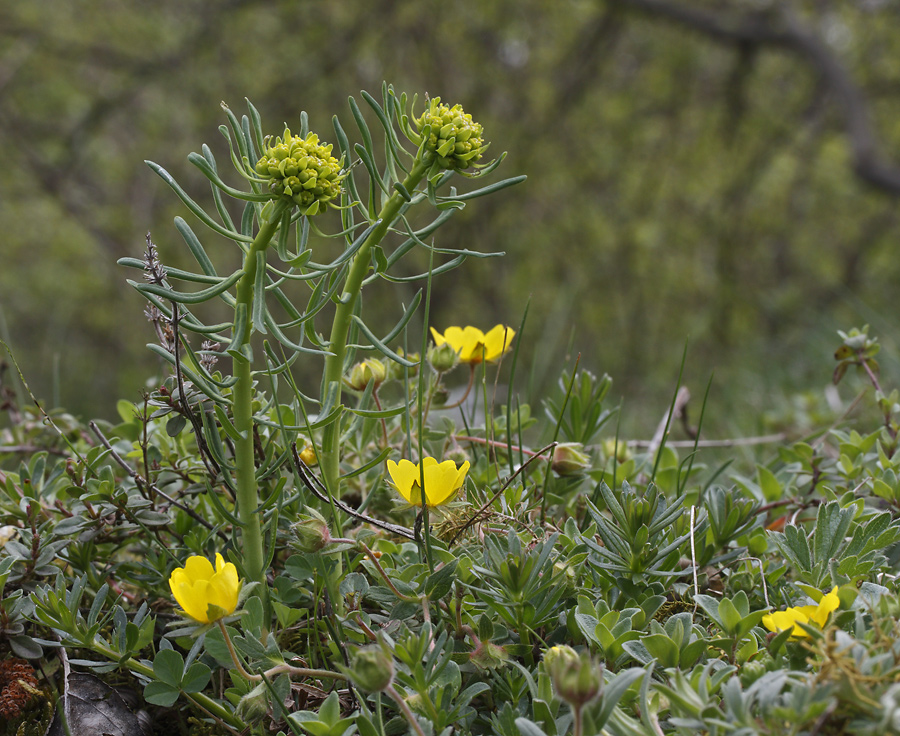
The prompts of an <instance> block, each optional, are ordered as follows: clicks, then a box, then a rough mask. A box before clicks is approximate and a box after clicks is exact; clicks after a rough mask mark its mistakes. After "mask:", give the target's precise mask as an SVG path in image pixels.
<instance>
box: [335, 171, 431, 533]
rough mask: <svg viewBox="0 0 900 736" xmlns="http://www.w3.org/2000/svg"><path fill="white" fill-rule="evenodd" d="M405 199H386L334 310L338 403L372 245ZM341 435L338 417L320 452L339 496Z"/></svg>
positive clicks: (407, 185)
mask: <svg viewBox="0 0 900 736" xmlns="http://www.w3.org/2000/svg"><path fill="white" fill-rule="evenodd" d="M431 163H432V155H430V154H426V155H425V156H423V158H421V159H417V160H416V162H415V163H414V164H413V167H412V170H411V171H410V172H409V175H408V176H407V177H406V179H405V180H404V181H403V187H404V189H405V190H406V191H407V192H412V191H414V190H415V188H416V187H417V186H418V184H419V182H421V181H422V177H424V176H425V173H426V172H427V171H428V169H429V168H430V167H431ZM405 203H406V199H405V198H404V197H403V196H402V195H401V194H400V193H399V192H394V194H392V195H391V197H390V199H388V201H387V202H385V204H384V207H382V208H381V212H379V213H378V218H377V222H378V224H377V225H376V226H375V227H374V228H373V229H372V232H371V233H370V234H369V237H368V238H366V240H365V242H364V243H363V244H362V246H360V249H359V251H357V253H356V255H355V256H354V257H353V262H352V263H351V265H350V271H349V272H348V273H347V279H346V280H345V282H344V289H343V291H342V293H341V298H340V300H339V301H338V305H337V309H336V310H335V314H334V322H333V323H332V325H331V339H330V341H329V344H328V349H329V351H330V353H331V354H330V355H328V356H326V358H325V375H324V383H323V386H324V390H325V391H326V392H328V391H333V392H335V393H334V397H333V399H334V403H335V405H337V404H339V403H340V400H341V384H342V382H343V375H344V362H345V360H346V356H347V336H348V334H349V331H350V321H351V318H352V316H353V309H354V306H355V305H356V300H357V299H358V298H359V294H360V292H361V291H362V282H363V279H364V278H365V276H366V273H367V272H368V270H369V266H370V265H371V252H372V247H373V246H376V245H378V244H380V243H381V241H382V240H383V239H384V236H385V235H387V233H388V229H389V228H390V226H391V224H393V222H394V220H396V218H397V215H398V214H399V213H400V210H401V208H402V207H403V205H404V204H405ZM340 438H341V418H340V417H338V418H337V419H336V420H335V421H333V422H332V423H331V424H329V425H328V427H326V428H325V431H324V436H323V440H322V451H321V453H320V464H321V467H322V474H323V476H324V478H325V487H326V488H328V492H329V493H331V494H332V495H333V496H334V497H335V498H340V496H341V486H340V463H341V457H340ZM336 531H337V532H338V534H340V533H341V530H340V529H337V530H336Z"/></svg>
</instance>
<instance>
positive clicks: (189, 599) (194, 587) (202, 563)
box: [169, 553, 241, 624]
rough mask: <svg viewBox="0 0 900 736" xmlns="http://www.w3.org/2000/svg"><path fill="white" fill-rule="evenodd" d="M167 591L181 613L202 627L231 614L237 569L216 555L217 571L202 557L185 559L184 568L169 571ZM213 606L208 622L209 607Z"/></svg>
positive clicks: (238, 585) (238, 587) (237, 585)
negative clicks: (181, 610)
mask: <svg viewBox="0 0 900 736" xmlns="http://www.w3.org/2000/svg"><path fill="white" fill-rule="evenodd" d="M169 587H170V588H171V589H172V595H174V596H175V600H176V601H178V605H180V606H181V607H182V609H184V612H185V613H186V614H187V615H188V616H190V617H191V618H192V619H194V620H195V621H199V622H200V623H201V624H209V623H212V622H213V621H216V620H217V619H220V618H222V617H223V616H228V615H229V614H231V613H234V609H235V608H237V603H238V593H239V592H240V590H241V581H240V580H239V579H238V574H237V568H236V567H235V566H234V565H233V564H232V563H230V562H225V560H224V558H223V557H222V555H220V554H218V553H216V568H215V570H213V566H212V563H211V562H210V561H209V560H208V559H206V558H205V557H200V556H199V555H193V556H192V557H188V560H187V562H186V563H185V564H184V567H178V568H176V569H175V570H173V571H172V575H171V576H170V577H169ZM211 605H212V606H216V608H217V609H218V610H216V609H214V610H213V612H212V613H213V614H214V615H213V617H212V618H210V610H209V607H210V606H211Z"/></svg>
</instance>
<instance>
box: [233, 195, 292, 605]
mask: <svg viewBox="0 0 900 736" xmlns="http://www.w3.org/2000/svg"><path fill="white" fill-rule="evenodd" d="M288 204H289V202H288V201H286V200H279V201H278V202H276V203H275V207H274V209H273V210H272V212H271V214H270V215H269V219H268V220H267V221H265V222H262V223H260V227H259V232H258V233H257V235H256V238H255V239H254V241H253V243H252V244H251V245H250V249H249V250H248V251H247V254H246V255H245V257H244V275H243V276H241V280H240V281H238V286H237V305H236V311H237V310H239V309H241V305H243V306H244V308H246V310H247V314H248V315H249V314H250V313H251V312H252V307H253V288H254V283H255V282H256V270H257V264H256V255H257V253H261V252H264V251H265V250H266V248H267V247H268V246H269V243H270V242H271V240H272V236H273V235H274V234H275V231H276V230H277V229H278V222H279V220H280V219H281V215H282V214H283V213H284V210H285V208H286V207H287V206H288ZM252 327H253V326H252V324H251V322H250V319H249V318H248V319H247V321H246V323H245V327H244V334H243V335H241V342H240V347H239V350H238V351H237V353H236V354H235V356H234V357H233V362H232V370H233V374H234V377H235V378H236V379H237V381H236V383H235V384H234V389H233V392H232V400H233V402H234V427H235V429H237V431H238V432H239V433H240V439H238V440H237V441H236V442H235V445H234V452H235V458H234V459H235V463H234V464H235V474H236V484H237V506H238V518H240V520H241V547H240V549H241V551H242V553H243V558H244V573H245V574H246V576H247V578H248V579H249V580H250V581H251V582H257V583H259V584H260V595H261V597H262V598H263V600H265V599H266V597H267V596H266V584H265V583H266V574H265V569H264V565H265V561H264V550H263V538H262V525H261V524H260V519H259V514H258V513H256V509H257V507H258V506H259V493H258V489H257V483H256V464H255V462H254V459H253V408H252V400H253V390H252V389H253V378H252V375H251V371H250V368H251V366H250V361H249V360H248V359H247V356H246V355H244V353H243V348H244V346H246V345H247V344H248V343H249V342H250V335H251V334H252V331H253V330H252Z"/></svg>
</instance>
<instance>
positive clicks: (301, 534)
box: [291, 508, 331, 552]
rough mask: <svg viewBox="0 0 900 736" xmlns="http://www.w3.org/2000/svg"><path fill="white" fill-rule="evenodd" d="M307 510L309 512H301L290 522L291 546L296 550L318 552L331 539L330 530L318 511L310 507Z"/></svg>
mask: <svg viewBox="0 0 900 736" xmlns="http://www.w3.org/2000/svg"><path fill="white" fill-rule="evenodd" d="M307 511H309V514H302V515H301V516H300V518H299V519H298V520H297V521H295V522H294V523H293V524H291V535H292V539H291V546H292V547H293V548H294V549H296V550H297V551H298V552H318V551H319V550H320V549H322V548H323V547H325V546H326V545H327V544H328V543H329V542H330V541H331V531H330V530H329V529H328V523H327V522H326V521H325V519H324V517H323V516H322V515H321V514H320V513H318V512H317V511H316V510H315V509H310V508H307Z"/></svg>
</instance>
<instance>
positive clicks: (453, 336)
mask: <svg viewBox="0 0 900 736" xmlns="http://www.w3.org/2000/svg"><path fill="white" fill-rule="evenodd" d="M431 334H432V336H433V337H434V344H435V345H438V346H440V345H443V344H444V343H448V344H449V345H450V347H452V348H453V349H454V350H455V351H456V352H457V353H459V359H460V361H461V362H463V363H472V364H475V363H480V362H481V361H482V360H486V361H488V362H493V361H495V360H497V358H499V357H500V356H501V355H503V354H504V353H505V352H506V351H507V350H509V347H510V345H511V344H512V341H513V338H514V337H515V336H516V333H515V331H514V330H513V329H512V328H511V327H504V326H503V325H495V326H494V327H493V328H492V329H491V330H490V331H488V332H487V333H486V334H485V333H484V332H482V331H481V330H479V329H478V328H477V327H448V328H447V329H446V330H445V331H444V334H443V335H442V334H441V333H440V332H438V331H437V330H436V329H434V327H432V328H431Z"/></svg>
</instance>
